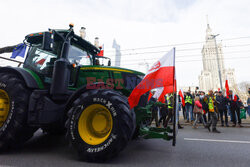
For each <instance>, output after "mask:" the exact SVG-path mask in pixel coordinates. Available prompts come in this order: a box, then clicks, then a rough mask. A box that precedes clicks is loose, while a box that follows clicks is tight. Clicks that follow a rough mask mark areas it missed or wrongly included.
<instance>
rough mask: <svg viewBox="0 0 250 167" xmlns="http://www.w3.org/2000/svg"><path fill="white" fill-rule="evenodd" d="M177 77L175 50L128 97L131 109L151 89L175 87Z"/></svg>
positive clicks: (151, 70) (153, 68) (159, 61)
mask: <svg viewBox="0 0 250 167" xmlns="http://www.w3.org/2000/svg"><path fill="white" fill-rule="evenodd" d="M174 76H175V48H173V49H172V50H171V51H169V52H168V53H167V54H165V55H164V56H163V57H162V58H161V59H160V60H158V61H157V62H156V63H155V64H154V65H153V66H152V67H151V68H150V70H149V71H148V72H147V74H146V75H145V77H144V78H143V80H142V81H141V82H140V83H139V84H138V85H137V86H136V88H135V89H134V90H133V91H132V93H131V94H130V96H129V97H128V102H129V105H130V108H134V107H135V106H136V105H137V104H138V102H139V100H140V97H141V96H142V95H143V94H145V93H146V92H148V91H150V90H151V89H155V88H160V87H164V91H163V93H164V92H165V89H168V86H170V87H171V86H172V88H173V87H174Z"/></svg>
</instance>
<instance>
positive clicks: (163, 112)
mask: <svg viewBox="0 0 250 167" xmlns="http://www.w3.org/2000/svg"><path fill="white" fill-rule="evenodd" d="M166 103H167V102H166ZM166 103H165V104H163V106H161V107H160V114H161V117H160V119H159V125H160V124H161V122H163V123H162V124H163V125H165V124H166V116H167V113H168V105H167V104H166Z"/></svg>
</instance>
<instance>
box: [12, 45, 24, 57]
mask: <svg viewBox="0 0 250 167" xmlns="http://www.w3.org/2000/svg"><path fill="white" fill-rule="evenodd" d="M26 47H27V46H26V45H25V44H24V43H20V44H18V45H16V47H15V48H14V49H13V52H12V55H11V57H10V58H12V59H15V58H16V57H17V56H20V57H23V58H24V56H25V51H26Z"/></svg>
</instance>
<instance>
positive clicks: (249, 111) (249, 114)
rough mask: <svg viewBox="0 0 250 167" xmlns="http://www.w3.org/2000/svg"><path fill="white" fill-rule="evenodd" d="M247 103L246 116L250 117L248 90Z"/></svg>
mask: <svg viewBox="0 0 250 167" xmlns="http://www.w3.org/2000/svg"><path fill="white" fill-rule="evenodd" d="M247 105H248V108H247V113H248V116H249V117H250V92H249V95H248V99H247Z"/></svg>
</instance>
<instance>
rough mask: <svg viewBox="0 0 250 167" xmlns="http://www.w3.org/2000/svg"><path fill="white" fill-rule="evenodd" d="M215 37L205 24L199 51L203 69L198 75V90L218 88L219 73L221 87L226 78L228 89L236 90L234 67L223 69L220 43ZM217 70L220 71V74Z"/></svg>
mask: <svg viewBox="0 0 250 167" xmlns="http://www.w3.org/2000/svg"><path fill="white" fill-rule="evenodd" d="M215 37H216V35H214V34H213V33H212V29H211V28H210V25H209V24H207V29H206V38H205V44H204V45H203V48H202V51H201V52H202V62H203V70H202V71H201V75H200V76H199V85H200V90H203V91H205V92H207V91H208V90H210V89H212V90H218V88H220V78H219V76H220V75H221V81H222V89H224V86H225V80H226V78H227V79H228V82H229V87H230V89H233V90H235V91H236V89H237V85H236V82H235V71H234V69H225V65H224V55H223V50H222V43H216V39H215ZM217 52H218V55H217ZM217 56H218V57H217ZM219 70H220V73H221V74H220V75H219Z"/></svg>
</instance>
